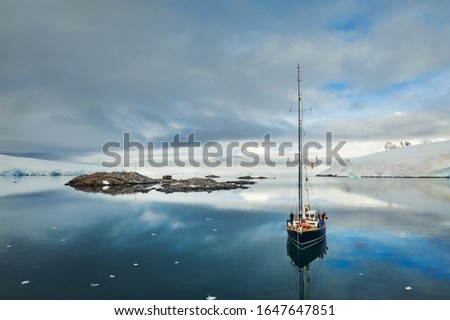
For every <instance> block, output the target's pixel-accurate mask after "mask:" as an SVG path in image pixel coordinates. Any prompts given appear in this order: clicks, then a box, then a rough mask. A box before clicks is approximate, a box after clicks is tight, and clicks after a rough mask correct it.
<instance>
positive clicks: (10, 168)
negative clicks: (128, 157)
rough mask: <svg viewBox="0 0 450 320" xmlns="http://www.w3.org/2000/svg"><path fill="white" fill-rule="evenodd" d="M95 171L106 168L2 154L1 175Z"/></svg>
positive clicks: (69, 174) (64, 174)
mask: <svg viewBox="0 0 450 320" xmlns="http://www.w3.org/2000/svg"><path fill="white" fill-rule="evenodd" d="M94 171H105V169H104V168H103V167H101V166H94V165H86V164H78V163H68V162H59V161H49V160H40V159H34V158H22V157H13V156H7V155H3V154H0V176H78V175H80V174H85V173H89V172H94Z"/></svg>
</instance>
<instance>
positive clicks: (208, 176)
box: [205, 174, 220, 179]
mask: <svg viewBox="0 0 450 320" xmlns="http://www.w3.org/2000/svg"><path fill="white" fill-rule="evenodd" d="M205 178H212V179H217V178H220V176H216V175H214V174H210V175H207V176H205Z"/></svg>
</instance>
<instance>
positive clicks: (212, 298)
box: [206, 294, 217, 300]
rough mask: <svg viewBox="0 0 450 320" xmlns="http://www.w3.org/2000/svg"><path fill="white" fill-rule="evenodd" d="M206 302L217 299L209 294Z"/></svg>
mask: <svg viewBox="0 0 450 320" xmlns="http://www.w3.org/2000/svg"><path fill="white" fill-rule="evenodd" d="M206 300H217V297H214V296H211V295H209V294H208V296H207V297H206Z"/></svg>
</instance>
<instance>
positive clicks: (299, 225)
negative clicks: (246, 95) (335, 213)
mask: <svg viewBox="0 0 450 320" xmlns="http://www.w3.org/2000/svg"><path fill="white" fill-rule="evenodd" d="M297 77H298V80H297V81H298V155H299V156H298V162H299V166H298V208H297V213H296V214H294V213H293V212H291V214H290V217H289V219H288V220H287V221H286V230H287V233H288V236H289V239H290V240H291V241H292V242H293V243H295V244H296V245H297V246H299V247H300V248H301V249H305V248H308V247H309V246H312V245H314V244H315V243H316V242H319V241H321V240H323V239H324V238H325V236H326V230H327V226H326V222H325V219H326V214H325V212H324V213H319V212H318V211H316V210H314V209H312V208H311V207H310V205H309V204H308V203H305V201H304V190H305V189H306V183H307V182H308V178H305V176H304V174H303V170H304V166H305V164H306V163H308V159H306V158H304V157H303V152H302V149H303V127H302V120H303V109H302V92H301V83H302V81H301V77H300V66H297ZM313 166H314V163H311V167H313Z"/></svg>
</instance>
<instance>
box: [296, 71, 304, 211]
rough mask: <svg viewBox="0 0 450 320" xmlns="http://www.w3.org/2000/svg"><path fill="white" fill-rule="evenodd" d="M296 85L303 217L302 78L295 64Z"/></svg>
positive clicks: (299, 207)
mask: <svg viewBox="0 0 450 320" xmlns="http://www.w3.org/2000/svg"><path fill="white" fill-rule="evenodd" d="M297 85H298V210H299V214H300V215H301V216H302V218H304V212H303V211H304V210H303V153H302V147H303V128H302V121H303V110H302V79H301V77H300V65H299V64H297Z"/></svg>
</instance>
